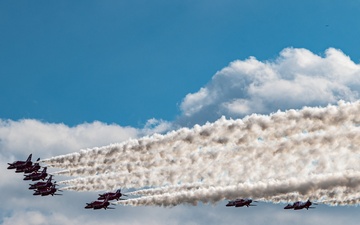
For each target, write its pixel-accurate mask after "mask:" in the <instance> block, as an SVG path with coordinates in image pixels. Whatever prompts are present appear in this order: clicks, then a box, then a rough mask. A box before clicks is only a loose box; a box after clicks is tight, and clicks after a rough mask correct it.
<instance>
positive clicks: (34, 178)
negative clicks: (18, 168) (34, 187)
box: [23, 167, 48, 181]
mask: <svg viewBox="0 0 360 225" xmlns="http://www.w3.org/2000/svg"><path fill="white" fill-rule="evenodd" d="M46 169H47V167H44V169H43V171H42V172H41V173H39V172H37V171H36V172H33V173H31V174H29V175H24V176H25V177H24V179H23V180H32V181H37V180H40V179H42V180H45V178H46V177H47V175H48V174H47V172H46Z"/></svg>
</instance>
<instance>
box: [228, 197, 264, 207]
mask: <svg viewBox="0 0 360 225" xmlns="http://www.w3.org/2000/svg"><path fill="white" fill-rule="evenodd" d="M252 202H257V201H253V200H252V199H250V198H238V199H235V200H233V201H229V202H228V204H226V206H227V207H231V206H235V207H243V206H246V207H249V206H256V205H252V204H251V203H252Z"/></svg>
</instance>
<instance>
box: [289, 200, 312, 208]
mask: <svg viewBox="0 0 360 225" xmlns="http://www.w3.org/2000/svg"><path fill="white" fill-rule="evenodd" d="M311 205H317V204H316V203H312V202H310V200H307V201H306V202H301V201H298V202H295V203H294V204H288V205H287V206H285V207H284V209H294V210H300V209H304V208H305V209H307V210H309V209H314V208H315V207H310V206H311Z"/></svg>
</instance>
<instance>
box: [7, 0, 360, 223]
mask: <svg viewBox="0 0 360 225" xmlns="http://www.w3.org/2000/svg"><path fill="white" fill-rule="evenodd" d="M359 12H360V1H358V0H349V1H339V0H332V1H327V0H317V1H309V0H304V1H286V0H269V1H259V0H239V1H235V0H222V1H202V0H199V1H187V0H185V1H184V0H183V1H177V0H174V1H162V0H154V1H146V0H143V1H140V0H134V1H122V0H119V1H111V0H108V1H92V0H87V1H67V0H64V1H24V0H17V1H9V0H3V1H0V79H1V82H0V105H1V106H2V107H1V110H0V154H1V155H0V157H1V158H0V160H1V163H2V164H3V163H4V164H5V163H6V162H10V161H13V160H15V159H17V158H18V157H21V158H25V157H26V156H27V155H28V154H29V151H31V152H32V153H34V156H35V157H36V158H37V157H42V158H47V157H52V156H56V155H61V154H66V153H72V152H75V151H79V150H80V149H83V148H90V147H96V146H104V145H108V144H110V143H114V142H121V141H124V140H127V139H129V138H139V137H141V136H142V135H145V134H151V133H154V132H164V131H168V130H169V129H171V128H173V127H180V126H192V125H194V124H197V123H198V124H204V123H205V122H206V121H210V122H213V121H215V120H216V119H218V118H219V117H220V116H222V115H225V116H226V117H232V118H242V117H244V116H246V115H249V114H251V113H263V114H269V113H272V112H274V111H276V110H278V109H282V110H286V109H290V108H301V107H303V106H319V105H320V106H325V105H327V104H329V103H336V102H337V101H338V100H340V99H344V100H346V101H354V100H357V99H358V96H359V95H358V94H359V93H360V73H359V61H360V51H359V49H360V42H359V40H360V27H359V24H358V21H360V13H359ZM251 57H255V58H251ZM237 60H238V61H237ZM307 60H310V62H307ZM303 65H305V66H303ZM251 68H255V69H253V70H252V69H251ZM269 69H273V70H274V71H277V78H276V79H275V78H274V79H273V80H272V81H271V82H270V81H267V80H266V81H265V80H263V78H262V77H261V75H259V73H260V74H263V73H265V74H267V73H266V71H268V70H269ZM249 71H250V72H249ZM264 71H265V72H264ZM319 71H320V72H319ZM339 71H340V72H339ZM269 74H270V73H269ZM297 74H304V76H303V77H305V78H306V79H298V77H296V76H297ZM329 74H330V75H329ZM239 77H241V79H239ZM289 77H290V78H289ZM284 80H286V81H288V82H286V85H285V84H284V83H281V85H280V81H284ZM232 84H237V86H236V85H235V86H234V87H233V86H232ZM257 84H260V86H259V88H258V89H252V87H254V86H256V85H257ZM320 84H321V85H320ZM284 85H285V86H286V88H284V89H281V88H280V89H279V87H284ZM317 85H318V86H317ZM230 87H231V88H230ZM239 90H241V91H239ZM274 90H279V92H278V93H275V91H274ZM293 90H296V91H297V92H296V93H295V91H293ZM279 93H280V94H279ZM267 96H269V97H267ZM284 96H285V98H284ZM153 119H154V120H153ZM94 121H99V122H94ZM17 175H18V174H16V175H15V174H13V173H12V171H6V173H5V174H3V175H0V181H1V182H0V183H2V186H1V185H0V187H2V190H6V191H7V193H9V195H18V197H13V198H11V197H8V196H7V197H5V199H4V200H3V202H6V203H8V205H5V206H4V205H3V206H2V208H1V213H0V223H1V224H11V223H12V224H14V223H16V222H17V223H18V224H21V219H22V218H26V217H27V216H29V217H30V218H33V219H34V221H37V222H34V223H33V224H70V223H71V220H70V219H69V218H70V217H73V216H74V215H80V216H79V218H78V220H77V222H79V223H83V222H84V221H85V222H88V223H89V224H91V223H90V222H92V221H94V223H95V221H97V219H98V218H97V217H96V216H94V215H93V214H92V212H88V211H86V212H84V210H83V209H82V208H81V207H83V202H85V201H90V200H88V199H89V198H92V196H94V193H86V194H84V193H81V196H80V197H78V195H77V194H78V193H73V192H71V193H69V194H68V195H69V196H71V197H72V198H73V199H77V200H78V201H79V202H81V204H77V205H72V206H71V207H69V209H67V208H66V207H67V206H68V205H69V201H70V200H69V199H71V198H66V196H65V195H64V196H63V198H61V200H59V201H58V202H56V203H54V201H53V200H52V199H47V200H45V201H46V203H36V204H35V203H33V202H32V201H31V198H29V197H28V194H29V193H27V192H25V193H24V191H23V190H22V188H21V185H22V183H23V182H21V180H20V181H18V179H19V176H17ZM5 177H6V179H5ZM8 177H10V178H11V179H8ZM14 187H15V188H14ZM95 195H96V194H95ZM30 197H33V196H30ZM19 202H22V203H23V204H20V203H19ZM27 204H31V206H28V205H27ZM46 204H50V205H52V204H53V206H54V208H55V209H56V210H57V212H56V213H50V214H49V213H48V212H46V207H47V205H46ZM11 205H14V206H16V207H18V209H19V210H17V211H16V210H14V209H13V208H12V207H11ZM64 206H65V207H64ZM322 207H323V208H322ZM78 208H80V209H79V211H76V210H77V209H78ZM258 208H261V207H258ZM258 208H257V209H256V210H255V209H253V208H252V209H250V210H251V211H249V212H250V213H248V214H247V215H246V216H244V215H243V213H244V212H242V211H241V212H239V211H237V210H230V211H229V210H227V209H225V208H224V207H222V205H221V206H220V205H217V206H215V207H212V206H202V205H201V204H200V206H198V207H193V206H179V207H175V208H173V209H163V208H156V207H155V208H154V207H149V208H147V207H139V211H137V209H136V208H131V207H130V208H127V207H122V208H121V210H123V211H125V212H126V213H128V216H126V217H125V218H124V221H125V222H127V223H132V224H136V223H144V222H147V221H148V220H149V218H151V219H152V220H153V221H157V224H160V223H161V224H168V223H167V222H168V221H169V220H171V221H173V224H185V223H186V224H204V223H208V224H211V222H214V224H216V223H228V224H234V223H232V222H233V221H235V220H237V222H238V219H239V216H244V220H245V221H247V222H250V221H252V219H253V218H254V217H255V216H256V217H258V216H259V214H258V212H259V211H257V210H258ZM277 208H280V209H281V207H279V205H276V206H273V205H271V204H265V205H264V207H263V209H260V210H262V211H261V212H262V213H263V214H264V215H268V216H269V217H270V215H273V216H272V217H271V218H272V219H273V221H275V224H281V223H284V224H288V223H290V222H292V223H293V218H296V219H297V220H300V219H302V216H304V215H305V214H304V212H301V213H299V214H296V215H295V214H293V213H292V214H291V216H289V214H284V213H283V212H282V211H281V212H278V211H277ZM319 208H320V209H319V213H318V214H315V213H316V212H315V213H314V211H312V212H311V214H310V215H308V214H306V215H307V216H309V218H311V219H313V221H317V222H318V223H317V224H319V223H320V222H321V221H322V222H324V224H326V223H328V222H330V221H332V220H333V221H338V222H339V223H340V222H344V221H345V222H347V224H357V220H358V219H359V218H357V216H355V215H354V212H356V208H354V207H351V208H346V207H335V208H326V207H324V206H320V207H319ZM345 208H346V210H345ZM116 211H117V210H115V212H111V214H110V215H111V216H109V218H107V219H106V221H107V222H109V223H112V222H114V221H117V222H119V220H118V217H119V216H118V215H116V214H117V212H116ZM75 212H79V214H75ZM138 212H141V213H143V215H144V216H143V217H141V218H137V219H136V221H134V218H133V217H131V216H134V215H136V214H138ZM338 212H342V213H345V214H346V216H344V217H342V216H340V215H338V214H337V213H338ZM106 213H108V212H100V214H97V215H107V214H106ZM216 213H219V214H220V213H224V214H226V215H227V217H226V218H225V217H224V218H223V217H221V215H214V214H216ZM239 213H241V215H239ZM305 213H306V212H305ZM345 214H343V215H345ZM154 215H157V217H154ZM197 215H201V216H197ZM160 217H162V218H160ZM269 217H268V218H269ZM324 217H325V218H326V219H324ZM209 218H211V220H209ZM227 218H228V219H229V220H226V219H227ZM50 219H51V221H50ZM44 221H45V222H44ZM46 221H47V222H46ZM49 221H50V222H49ZM184 221H185V223H181V222H184ZM24 222H26V220H25V221H24ZM256 224H268V221H266V220H265V219H256ZM299 224H300V223H299Z"/></svg>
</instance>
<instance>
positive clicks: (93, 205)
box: [7, 154, 317, 210]
mask: <svg viewBox="0 0 360 225" xmlns="http://www.w3.org/2000/svg"><path fill="white" fill-rule="evenodd" d="M31 157H32V154H30V155H29V156H28V158H27V159H26V161H15V162H13V163H8V165H9V166H8V167H7V169H16V170H15V173H24V179H23V180H31V181H38V180H43V181H38V182H36V183H34V184H29V185H30V187H29V189H30V190H34V193H33V195H40V196H48V195H52V196H54V195H62V194H58V193H56V192H57V191H61V190H59V189H58V188H56V186H57V184H56V181H54V182H52V178H53V175H50V176H49V177H48V179H47V181H46V182H45V179H46V178H47V176H48V175H49V174H48V173H47V167H43V170H42V171H41V172H40V171H39V170H40V169H41V166H40V164H39V161H40V158H38V159H37V160H36V162H35V163H33V162H32V161H31ZM121 196H127V195H126V194H123V193H121V189H118V190H117V191H116V192H106V193H104V194H99V197H98V199H97V200H102V201H92V202H90V203H86V206H85V209H94V210H96V209H105V210H106V209H115V208H112V207H109V205H110V204H112V205H116V204H114V203H110V202H109V201H111V200H117V201H119V200H126V199H123V198H121ZM253 202H257V201H253V200H252V199H250V198H237V199H235V200H231V201H229V202H228V203H227V204H226V207H233V206H234V207H236V208H237V207H244V206H246V207H249V206H256V205H253V204H252V203H253ZM311 205H317V203H313V202H311V201H310V200H307V201H306V202H302V201H297V202H294V203H293V204H288V205H287V206H285V207H284V209H294V210H301V209H307V210H308V209H313V208H315V207H312V206H311Z"/></svg>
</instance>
